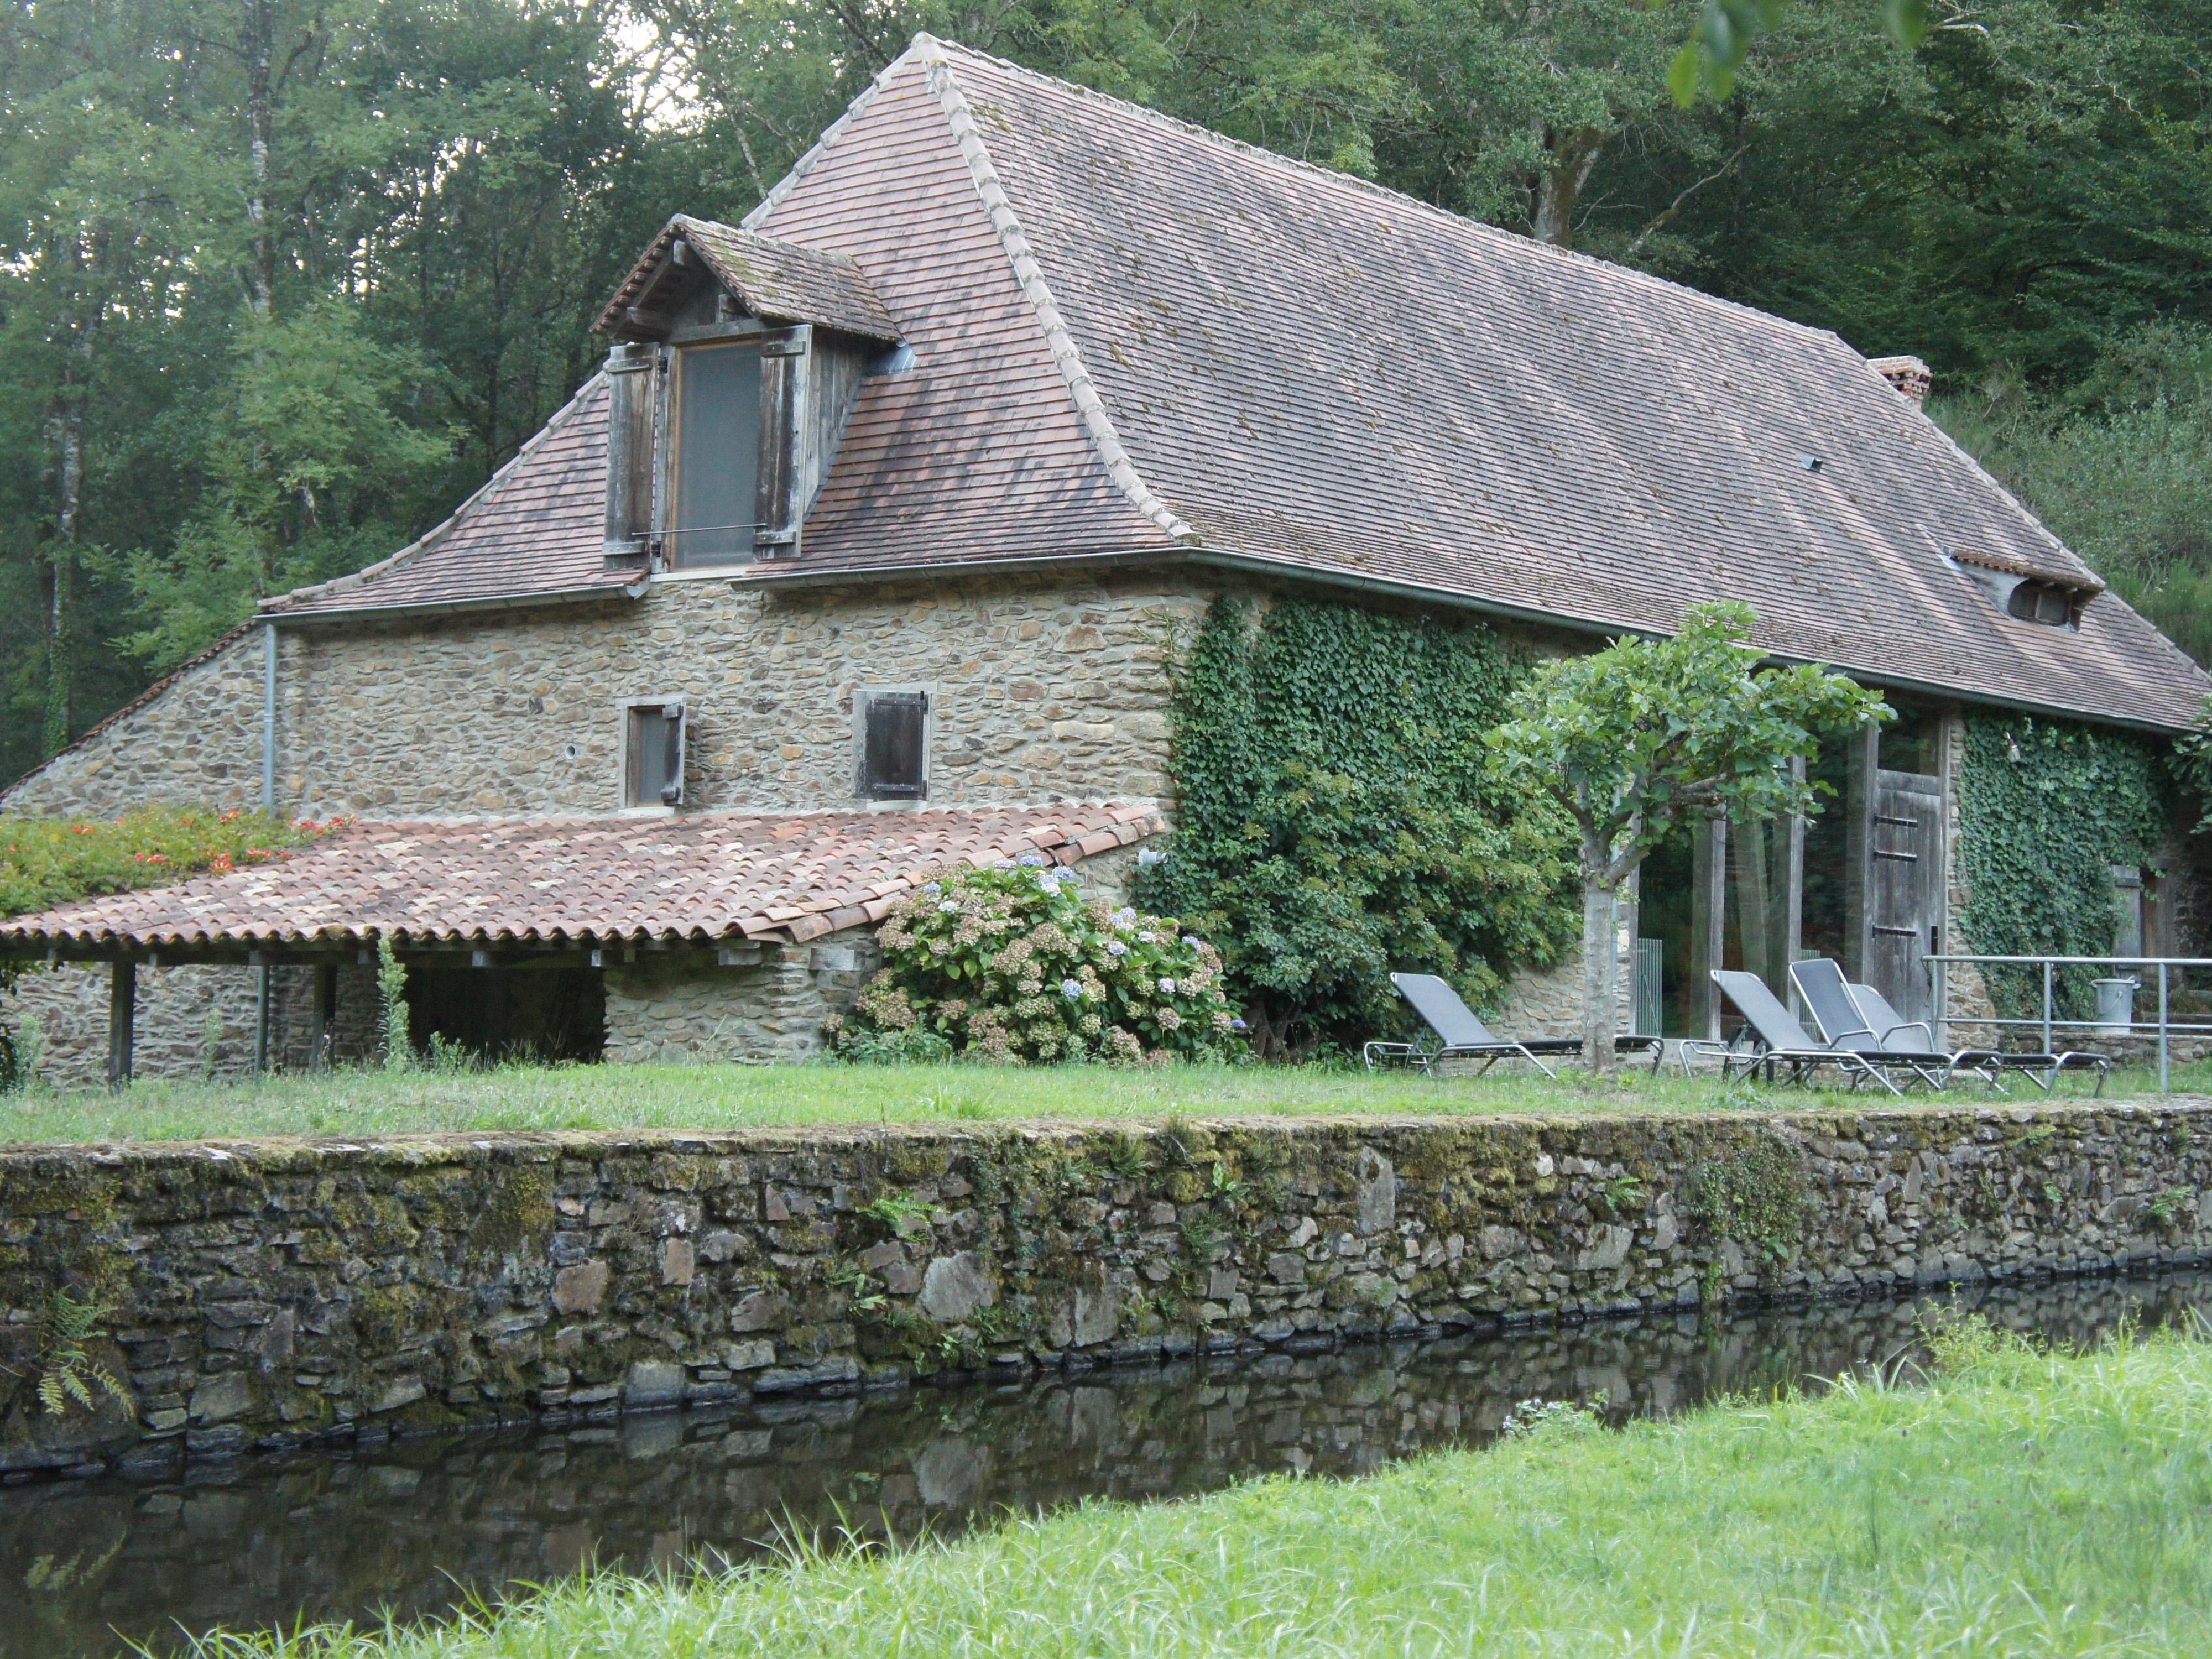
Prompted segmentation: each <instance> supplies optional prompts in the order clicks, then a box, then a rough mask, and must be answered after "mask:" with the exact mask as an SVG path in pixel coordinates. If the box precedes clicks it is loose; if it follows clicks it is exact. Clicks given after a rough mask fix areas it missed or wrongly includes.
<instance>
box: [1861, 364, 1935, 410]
mask: <svg viewBox="0 0 2212 1659" xmlns="http://www.w3.org/2000/svg"><path fill="white" fill-rule="evenodd" d="M1867 362H1869V364H1871V365H1872V366H1873V368H1874V372H1875V374H1879V375H1881V378H1882V379H1883V380H1887V381H1888V382H1889V383H1890V384H1891V385H1892V386H1895V387H1896V388H1897V389H1898V390H1899V392H1903V393H1904V394H1905V396H1906V397H1908V398H1911V399H1912V401H1913V402H1914V403H1916V404H1924V403H1926V402H1927V401H1928V387H1929V384H1930V383H1931V382H1932V381H1933V380H1935V378H1936V377H1935V376H1934V375H1933V374H1929V372H1928V365H1927V364H1925V363H1923V362H1921V361H1920V359H1919V358H1917V357H1869V358H1868V359H1867Z"/></svg>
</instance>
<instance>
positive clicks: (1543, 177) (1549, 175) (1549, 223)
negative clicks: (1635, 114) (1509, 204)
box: [1528, 127, 1606, 247]
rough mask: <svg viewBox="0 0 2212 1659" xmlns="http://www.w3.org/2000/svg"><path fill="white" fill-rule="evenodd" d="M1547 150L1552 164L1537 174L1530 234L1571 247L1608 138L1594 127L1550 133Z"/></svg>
mask: <svg viewBox="0 0 2212 1659" xmlns="http://www.w3.org/2000/svg"><path fill="white" fill-rule="evenodd" d="M1546 137H1547V143H1546V145H1545V148H1546V149H1548V150H1549V151H1550V152H1551V161H1550V162H1549V164H1548V165H1547V166H1546V167H1545V168H1544V170H1543V171H1542V172H1541V173H1538V174H1537V175H1536V203H1535V207H1534V211H1533V212H1532V213H1531V214H1530V215H1529V224H1528V234H1530V235H1531V236H1533V237H1534V238H1535V239H1536V240H1538V241H1540V242H1549V243H1550V244H1551V245H1552V246H1553V247H1571V246H1573V245H1574V240H1575V209H1576V208H1577V207H1578V206H1579V205H1580V204H1581V203H1582V199H1583V185H1587V184H1588V183H1589V176H1590V173H1592V171H1594V170H1595V167H1597V158H1598V156H1599V155H1600V153H1601V152H1602V151H1603V150H1604V149H1605V140H1606V135H1605V134H1604V133H1602V132H1600V131H1598V130H1597V129H1596V128H1595V127H1577V129H1576V130H1575V131H1572V132H1571V133H1566V134H1564V135H1562V134H1547V135H1546Z"/></svg>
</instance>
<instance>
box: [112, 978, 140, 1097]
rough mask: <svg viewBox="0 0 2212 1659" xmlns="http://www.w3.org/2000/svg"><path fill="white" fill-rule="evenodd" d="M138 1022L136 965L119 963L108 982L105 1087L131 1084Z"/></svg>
mask: <svg viewBox="0 0 2212 1659" xmlns="http://www.w3.org/2000/svg"><path fill="white" fill-rule="evenodd" d="M137 1023H138V964H137V963H135V962H118V963H115V964H114V966H113V967H112V969H110V970H109V975H108V981H107V1086H108V1087H109V1088H111V1089H120V1088H123V1087H125V1086H126V1085H128V1084H129V1083H130V1081H131V1047H132V1044H133V1041H134V1039H135V1038H136V1036H137Z"/></svg>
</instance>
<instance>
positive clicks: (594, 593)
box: [253, 580, 651, 628]
mask: <svg viewBox="0 0 2212 1659" xmlns="http://www.w3.org/2000/svg"><path fill="white" fill-rule="evenodd" d="M650 586H651V583H650V582H649V581H646V580H638V581H634V582H591V583H586V584H585V585H584V586H580V587H554V588H548V589H546V590H545V591H544V592H540V593H493V594H486V595H483V596H482V597H480V598H477V599H422V600H419V601H413V602H405V603H402V604H398V605H327V606H324V607H322V608H319V609H317V610H312V611H255V612H254V613H253V620H254V621H255V622H257V623H270V624H272V625H273V626H275V627H278V628H292V627H298V626H301V625H302V624H306V623H313V624H316V625H318V626H328V625H330V624H332V623H347V622H396V621H401V620H404V619H405V618H408V617H445V616H462V615H466V614H468V613H470V612H472V611H524V610H532V609H535V608H536V607H537V606H539V605H585V604H589V603H590V602H591V601H592V600H594V599H642V598H643V597H644V596H645V593H646V591H647V588H648V587H650Z"/></svg>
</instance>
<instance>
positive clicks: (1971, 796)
mask: <svg viewBox="0 0 2212 1659" xmlns="http://www.w3.org/2000/svg"><path fill="white" fill-rule="evenodd" d="M2169 788H2170V785H2169V783H2168V780H2167V774H2166V768H2165V766H2164V764H2163V763H2162V762H2161V757H2160V752H2159V747H2158V745H2157V744H2154V743H2153V742H2152V741H2151V740H2150V739H2148V738H2135V737H2130V736H2126V735H2124V734H2122V733H2119V732H2100V731H2095V730H2093V729H2091V728H2089V727H2087V726H2070V725H2059V724H2054V723H2052V722H2051V721H2048V720H2034V719H2033V718H2031V717H2029V716H2027V715H2013V716H2007V715H1999V714H1973V715H1969V716H1967V718H1966V759H1965V765H1964V767H1963V768H1962V769H1961V770H1960V776H1959V816H1960V829H1961V831H1962V835H1961V841H1960V872H1961V873H1962V874H1963V875H1964V876H1965V878H1966V888H1967V898H1966V907H1965V908H1964V909H1963V911H1962V912H1961V913H1960V918H1959V921H1960V928H1961V931H1962V932H1963V933H1964V934H1965V936H1966V945H1967V946H1968V948H1969V949H1971V950H1972V951H1978V952H1980V953H1982V954H1984V955H1988V956H2025V955H2028V954H2031V953H2035V952H2044V951H2047V952H2050V953H2051V954H2052V955H2056V956H2097V955H2100V954H2102V953H2104V952H2106V951H2110V950H2111V949H2112V936H2113V931H2114V909H2113V890H2112V866H2114V865H2116V864H2144V863H2148V861H2149V860H2151V858H2152V857H2153V856H2154V854H2155V853H2156V851H2157V849H2158V848H2159V846H2160V842H2163V841H2164V839H2165V837H2166V821H2167V813H2168V807H2169V800H2168V792H2169ZM2097 971H2101V970H2081V971H2075V972H2072V973H2068V974H2064V975H2061V982H2060V998H2059V1000H2060V1002H2061V1004H2062V1006H2061V1009H2060V1012H2062V1013H2063V1014H2065V1015H2067V1016H2069V1017H2070V1018H2081V1017H2084V1016H2086V1015H2087V1012H2089V998H2090V993H2089V988H2088V981H2089V980H2090V979H2091V978H2093V977H2094V976H2095V975H2096V972H2097ZM1984 980H1985V982H1986V983H1987V984H1988V985H1989V987H1990V994H1991V995H1992V996H1993V997H1994V998H1995V999H1996V1002H1997V1004H1998V1008H1999V1012H2001V1013H2002V1014H2004V1015H2005V1016H2007V1017H2008V1018H2028V1017H2032V1016H2033V1014H2034V1013H2035V1012H2037V1011H2039V1009H2040V1008H2041V1006H2042V980H2041V975H2039V974H2036V973H2034V971H2033V970H2032V969H2015V970H2009V971H2008V970H2002V969H1993V970H1990V972H1989V973H1987V974H1986V975H1984ZM2031 981H2032V982H2031Z"/></svg>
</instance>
